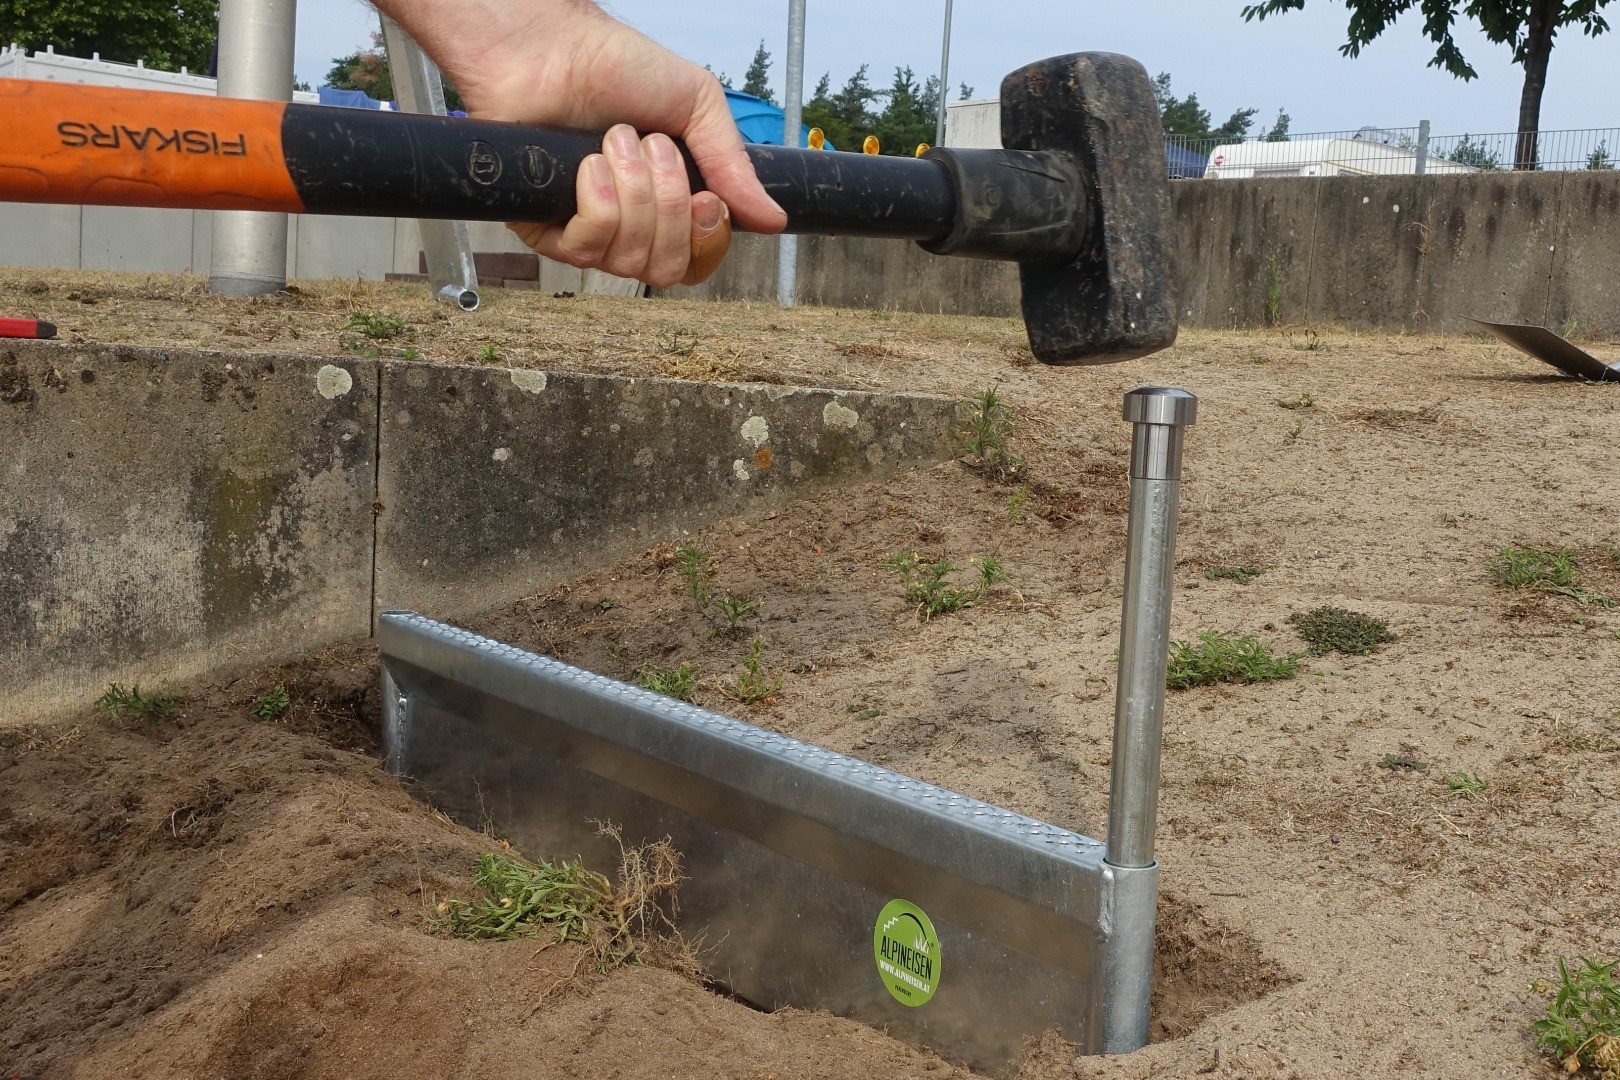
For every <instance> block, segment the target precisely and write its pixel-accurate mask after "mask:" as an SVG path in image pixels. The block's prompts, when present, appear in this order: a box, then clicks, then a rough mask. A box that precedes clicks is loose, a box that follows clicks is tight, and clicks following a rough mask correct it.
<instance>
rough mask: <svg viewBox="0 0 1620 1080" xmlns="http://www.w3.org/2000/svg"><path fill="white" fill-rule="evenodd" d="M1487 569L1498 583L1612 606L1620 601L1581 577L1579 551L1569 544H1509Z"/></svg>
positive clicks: (1488, 561) (1493, 558)
mask: <svg viewBox="0 0 1620 1080" xmlns="http://www.w3.org/2000/svg"><path fill="white" fill-rule="evenodd" d="M1485 570H1486V572H1488V573H1489V574H1490V575H1491V577H1492V578H1493V579H1495V581H1496V583H1497V584H1498V585H1501V586H1502V587H1504V588H1508V589H1531V590H1534V591H1535V592H1544V593H1550V594H1552V595H1554V596H1567V597H1568V598H1569V599H1571V600H1574V601H1575V602H1576V603H1579V604H1589V605H1592V606H1595V607H1602V608H1612V607H1615V606H1617V605H1620V601H1616V600H1615V599H1614V598H1613V597H1611V596H1605V595H1603V594H1602V593H1600V592H1593V591H1592V590H1591V589H1588V588H1585V587H1584V586H1582V585H1581V584H1580V583H1579V582H1578V581H1577V580H1576V575H1577V571H1578V568H1577V566H1576V563H1575V553H1574V552H1573V551H1571V550H1570V549H1569V548H1559V549H1558V550H1557V551H1544V550H1542V549H1540V548H1526V547H1513V546H1509V547H1505V548H1503V549H1502V550H1501V551H1498V552H1497V553H1496V554H1495V555H1492V556H1491V557H1490V558H1489V559H1487V560H1485Z"/></svg>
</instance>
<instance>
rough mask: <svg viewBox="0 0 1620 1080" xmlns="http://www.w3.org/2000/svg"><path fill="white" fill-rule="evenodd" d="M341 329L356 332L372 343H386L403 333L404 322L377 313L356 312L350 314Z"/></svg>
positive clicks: (396, 317) (397, 317)
mask: <svg viewBox="0 0 1620 1080" xmlns="http://www.w3.org/2000/svg"><path fill="white" fill-rule="evenodd" d="M343 329H345V330H358V331H360V333H362V334H364V335H365V336H366V337H368V338H370V339H371V340H373V341H387V340H388V339H390V338H397V337H399V335H401V334H403V333H404V332H405V320H404V319H402V318H400V317H399V316H398V315H385V314H383V313H382V312H377V311H356V312H352V313H350V315H349V321H348V322H347V323H345V324H344V327H343Z"/></svg>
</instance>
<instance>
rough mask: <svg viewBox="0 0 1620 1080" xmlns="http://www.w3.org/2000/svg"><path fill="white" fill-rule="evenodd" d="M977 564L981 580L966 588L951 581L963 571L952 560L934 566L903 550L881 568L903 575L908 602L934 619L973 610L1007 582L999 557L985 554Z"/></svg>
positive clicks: (911, 552)
mask: <svg viewBox="0 0 1620 1080" xmlns="http://www.w3.org/2000/svg"><path fill="white" fill-rule="evenodd" d="M973 563H974V565H975V566H977V567H978V568H979V578H978V581H977V582H976V583H974V584H973V585H972V586H970V587H966V588H964V587H962V586H959V585H953V584H951V583H950V582H949V581H948V580H947V578H948V576H949V575H951V574H953V573H955V572H956V571H957V570H959V569H961V568H960V567H958V566H957V565H956V564H955V563H953V562H951V561H950V560H949V559H944V558H941V559H937V560H935V561H934V562H931V563H930V562H925V561H923V559H922V558H920V557H919V556H918V555H917V553H916V552H915V551H901V552H896V553H895V554H893V555H890V556H889V557H888V558H886V559H884V560H883V562H882V563H881V564H880V565H882V566H887V567H888V568H889V569H891V570H895V571H898V572H899V574H900V581H901V584H902V585H903V586H904V588H905V591H906V599H907V600H910V601H911V602H912V603H914V604H916V605H917V607H918V609H919V610H920V611H921V612H922V614H923V617H924V618H927V619H931V618H933V617H934V616H935V615H943V614H946V613H947V612H952V611H959V610H961V609H962V608H966V607H972V606H973V604H974V603H975V602H976V601H977V600H979V599H980V598H981V597H983V596H984V594H985V593H987V592H989V591H990V589H991V587H992V586H994V585H997V584H999V583H1001V582H1003V581H1006V580H1007V570H1006V567H1005V565H1004V564H1003V563H1002V561H1001V558H1000V557H999V556H996V555H985V556H983V557H979V558H975V559H974V560H973Z"/></svg>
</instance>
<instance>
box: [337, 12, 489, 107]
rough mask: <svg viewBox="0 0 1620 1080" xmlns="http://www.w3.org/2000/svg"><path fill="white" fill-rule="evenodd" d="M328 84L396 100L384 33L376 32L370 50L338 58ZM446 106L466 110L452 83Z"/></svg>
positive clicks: (356, 51) (446, 86)
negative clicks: (385, 49) (384, 48)
mask: <svg viewBox="0 0 1620 1080" xmlns="http://www.w3.org/2000/svg"><path fill="white" fill-rule="evenodd" d="M326 85H327V86H331V87H335V88H337V89H339V90H359V91H361V92H362V93H364V94H365V95H366V96H368V97H372V98H375V99H376V100H378V101H393V100H394V76H393V73H392V72H390V71H389V70H388V54H387V53H386V52H384V51H383V36H382V32H381V31H380V30H373V31H372V33H371V47H370V48H369V49H356V50H355V51H354V52H353V53H351V54H350V55H348V56H339V57H336V58H334V59H333V60H332V67H331V70H329V71H328V72H327V73H326ZM444 107H445V108H446V109H451V110H456V109H463V110H464V109H466V106H465V105H464V104H462V101H461V95H460V94H458V93H456V88H455V87H453V86H451V85H450V84H449V83H448V82H446V83H445V84H444Z"/></svg>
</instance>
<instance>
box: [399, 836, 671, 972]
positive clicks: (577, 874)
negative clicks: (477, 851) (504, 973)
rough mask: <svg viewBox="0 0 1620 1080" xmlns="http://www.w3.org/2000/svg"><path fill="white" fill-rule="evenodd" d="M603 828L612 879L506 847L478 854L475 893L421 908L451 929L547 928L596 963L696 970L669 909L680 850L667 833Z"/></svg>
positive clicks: (443, 929)
mask: <svg viewBox="0 0 1620 1080" xmlns="http://www.w3.org/2000/svg"><path fill="white" fill-rule="evenodd" d="M600 833H601V835H604V836H607V837H610V838H611V839H613V840H614V841H615V842H617V843H618V845H619V872H618V880H617V881H616V882H610V881H609V880H608V879H607V878H606V877H604V876H603V875H601V874H598V873H596V872H594V871H592V870H587V869H586V868H585V867H584V866H583V865H581V864H580V863H577V862H575V863H570V862H561V863H550V862H544V861H542V862H535V863H531V862H528V861H527V860H524V859H520V858H518V857H517V856H515V855H511V854H507V853H489V854H485V855H480V856H479V857H478V865H477V868H476V869H475V870H474V872H473V886H474V888H476V889H478V890H480V892H481V893H482V895H481V896H479V897H478V898H477V899H473V900H457V899H449V900H439V899H438V898H437V897H435V898H434V899H433V901H432V906H431V907H430V908H429V910H428V912H427V922H428V926H429V928H430V929H432V930H434V931H436V932H438V933H442V934H447V935H449V936H451V937H458V938H469V939H473V940H497V941H510V940H513V939H515V938H521V937H538V936H549V937H550V939H551V942H550V943H551V944H562V943H566V942H572V943H575V944H579V945H583V946H585V947H586V948H587V949H588V950H590V952H589V955H591V956H593V957H594V959H595V961H596V968H597V970H598V971H607V970H608V969H610V968H613V967H617V966H619V965H621V964H640V963H644V962H647V961H649V960H651V961H657V962H661V963H663V964H664V965H665V966H668V967H674V968H677V969H679V970H685V971H688V972H689V973H690V972H695V971H696V967H697V965H696V961H695V959H694V957H693V955H692V951H691V949H690V948H688V947H687V945H686V943H685V942H684V941H682V940H681V937H680V934H679V932H678V931H677V930H676V929H675V924H674V922H673V919H672V916H673V914H674V911H675V906H676V891H677V890H678V889H679V887H680V883H681V880H682V877H681V856H680V853H679V852H677V851H676V850H675V848H674V846H673V845H672V844H671V843H670V842H669V840H668V839H667V838H666V839H664V840H660V841H658V842H657V843H654V844H645V845H641V846H638V847H627V846H626V845H625V843H624V840H623V837H622V836H621V835H620V833H619V831H618V829H617V828H615V827H614V826H611V825H602V826H600Z"/></svg>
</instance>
